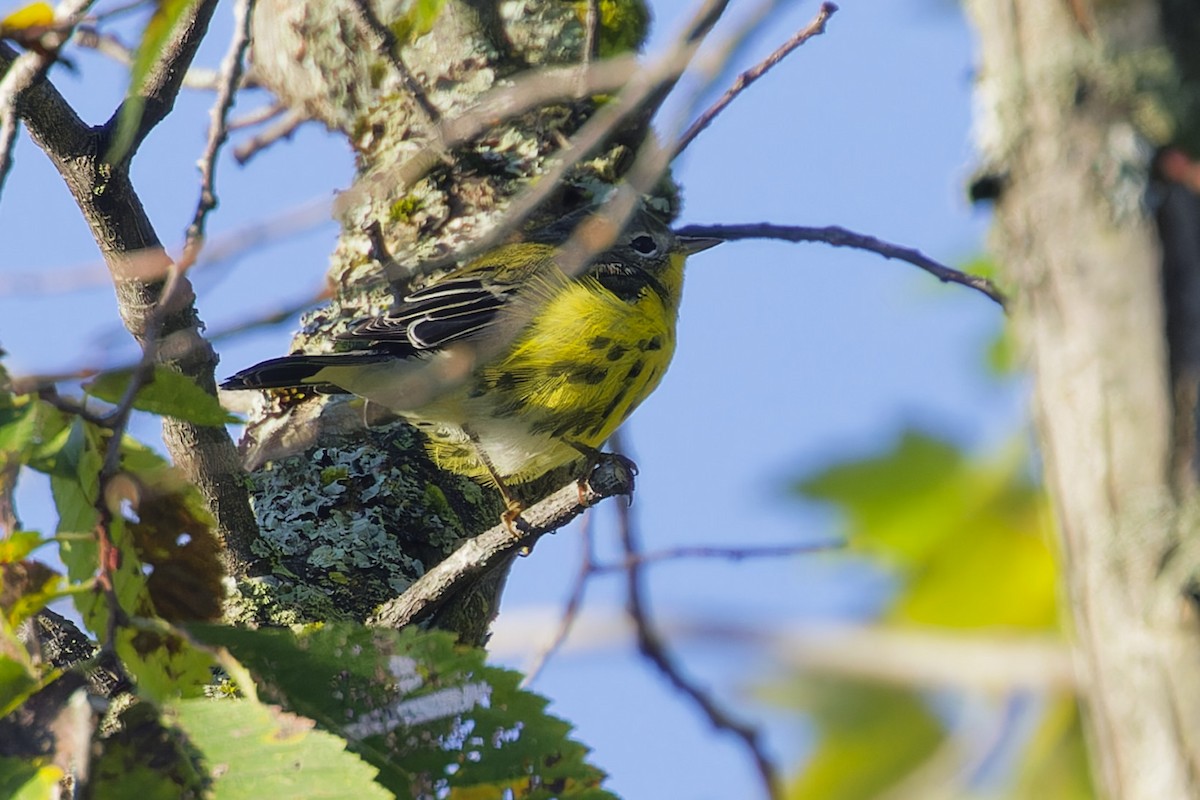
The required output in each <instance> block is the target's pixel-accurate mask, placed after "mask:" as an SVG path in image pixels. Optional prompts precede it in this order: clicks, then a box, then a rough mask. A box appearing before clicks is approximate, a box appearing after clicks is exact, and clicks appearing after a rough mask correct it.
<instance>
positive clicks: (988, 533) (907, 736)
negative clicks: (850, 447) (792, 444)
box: [776, 430, 1091, 800]
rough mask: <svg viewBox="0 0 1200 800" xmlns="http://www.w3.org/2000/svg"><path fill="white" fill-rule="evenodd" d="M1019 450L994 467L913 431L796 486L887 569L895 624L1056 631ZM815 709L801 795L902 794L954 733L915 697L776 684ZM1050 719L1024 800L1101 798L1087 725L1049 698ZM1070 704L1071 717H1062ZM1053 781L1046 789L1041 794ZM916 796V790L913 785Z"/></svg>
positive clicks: (837, 678)
mask: <svg viewBox="0 0 1200 800" xmlns="http://www.w3.org/2000/svg"><path fill="white" fill-rule="evenodd" d="M1026 463H1027V456H1026V454H1025V453H1024V451H1023V450H1022V449H1021V448H1017V447H1014V448H1011V449H1009V450H1007V451H1004V452H1001V453H1000V454H998V455H996V456H992V457H990V458H983V459H978V458H977V459H972V458H968V457H966V456H965V455H964V454H963V453H961V452H960V451H959V449H958V448H956V447H955V446H953V445H952V444H950V443H948V442H945V441H941V440H939V439H937V438H935V437H932V436H929V435H927V434H924V433H921V432H918V431H911V430H910V431H906V432H905V433H904V434H903V436H901V438H900V439H899V441H898V442H897V443H896V445H895V446H894V447H893V448H891V449H890V450H888V451H887V452H884V453H881V454H879V455H874V456H869V457H866V458H862V459H859V460H855V461H851V462H848V463H842V464H838V465H836V466H833V467H830V468H828V469H826V470H824V471H823V472H821V473H820V474H818V475H815V476H812V477H809V478H806V479H804V480H802V481H799V482H798V483H797V484H796V490H797V491H798V493H800V494H801V495H802V496H804V497H807V498H810V499H816V500H822V501H827V502H831V503H834V504H835V505H836V506H837V508H838V510H839V511H841V512H842V514H843V515H844V517H845V520H846V526H847V529H848V531H849V533H848V539H849V541H850V542H851V544H852V546H855V547H857V548H858V549H860V550H861V551H863V552H865V553H868V554H870V555H872V556H874V557H875V558H878V559H879V560H881V561H883V562H885V563H886V564H887V565H889V566H890V567H891V568H892V569H893V570H894V571H895V573H896V576H897V579H898V589H897V590H896V592H895V594H894V596H893V597H892V598H891V600H890V602H889V603H888V607H887V609H886V610H885V612H884V614H883V621H884V623H885V624H886V625H891V626H893V627H905V626H908V627H914V626H916V627H919V628H920V630H921V631H922V632H923V633H924V634H925V635H928V634H929V632H930V631H931V628H941V629H944V630H946V635H953V630H954V629H989V628H990V629H1000V630H1011V629H1014V628H1017V629H1021V628H1024V629H1028V630H1033V631H1053V630H1054V629H1055V628H1056V625H1057V622H1058V614H1057V584H1056V564H1055V558H1054V552H1053V549H1052V547H1051V545H1050V536H1051V533H1052V530H1051V527H1052V525H1051V514H1050V509H1049V507H1048V502H1047V499H1046V497H1045V494H1044V492H1043V491H1042V490H1041V488H1040V487H1038V486H1037V485H1035V484H1034V482H1033V481H1032V480H1031V479H1030V478H1029V476H1028V474H1027V470H1026V466H1025V465H1026ZM776 692H777V693H782V696H783V697H785V698H787V701H788V702H789V703H791V704H793V705H795V706H797V707H799V708H801V709H803V710H805V711H806V712H807V713H809V714H810V715H811V718H812V720H813V724H814V725H815V726H816V727H817V729H818V731H819V733H820V740H819V743H818V745H817V748H816V752H815V754H814V756H813V759H812V762H811V764H810V765H809V766H808V767H807V768H806V769H805V770H804V771H803V772H802V773H801V774H800V776H799V777H798V778H797V780H796V782H795V784H794V785H793V787H792V789H793V791H792V793H791V794H790V796H791V797H796V798H809V797H813V798H816V797H822V798H825V797H828V798H845V799H846V800H851V798H867V797H875V796H878V795H879V794H885V793H887V792H888V791H890V790H893V789H895V787H896V785H897V782H898V781H901V780H902V779H903V778H904V776H906V775H909V774H912V773H913V771H914V770H917V769H919V768H920V767H921V765H922V764H923V763H924V762H925V761H926V759H928V758H929V757H930V756H931V755H932V754H933V753H934V752H935V751H936V749H937V747H938V744H939V742H940V741H941V740H942V739H943V738H944V737H945V736H946V735H947V731H946V730H945V723H944V722H943V721H942V720H941V719H940V718H939V716H938V715H936V714H934V713H933V712H932V710H931V706H930V705H929V703H928V700H927V698H926V697H925V696H924V695H923V694H922V693H921V692H918V691H915V690H909V689H905V688H904V687H900V686H894V685H882V684H874V683H869V682H864V681H863V680H861V679H858V678H849V677H846V676H842V675H834V674H828V675H819V676H814V675H810V674H806V675H801V676H797V677H796V679H795V680H794V681H793V682H792V683H789V684H788V685H786V686H784V687H782V688H777V689H776ZM1047 703H1048V706H1047V707H1048V709H1049V710H1048V712H1047V715H1046V717H1045V718H1044V719H1043V722H1042V726H1041V728H1040V729H1039V732H1038V734H1037V735H1036V736H1035V737H1033V738H1032V739H1031V740H1030V741H1029V742H1027V743H1025V745H1026V748H1027V750H1026V757H1025V759H1024V760H1023V761H1022V775H1028V776H1032V777H1028V778H1022V779H1021V780H1020V781H1018V780H1017V779H1016V778H1013V780H1012V783H1011V784H1010V788H1013V789H1014V790H1015V794H1013V795H1012V796H1013V797H1032V796H1038V797H1056V798H1057V797H1059V796H1062V797H1068V798H1072V799H1073V800H1074V798H1083V797H1090V796H1091V795H1090V791H1091V789H1090V786H1089V784H1088V783H1087V781H1088V778H1087V772H1086V768H1085V764H1084V763H1083V761H1082V760H1081V759H1080V758H1078V757H1077V756H1078V754H1079V753H1081V752H1082V751H1081V749H1077V743H1078V741H1079V740H1078V738H1077V737H1078V731H1077V729H1074V728H1072V727H1071V726H1070V725H1064V724H1062V720H1061V719H1060V718H1061V717H1062V714H1063V713H1067V714H1068V716H1069V715H1070V714H1074V713H1075V703H1074V699H1073V698H1070V697H1057V696H1051V697H1048V698H1047ZM1064 710H1065V711H1064ZM1042 781H1045V785H1046V786H1050V785H1053V786H1056V787H1058V789H1056V790H1054V791H1050V792H1047V791H1046V790H1045V789H1044V788H1043V784H1042V783H1041V782H1042ZM910 788H911V787H910Z"/></svg>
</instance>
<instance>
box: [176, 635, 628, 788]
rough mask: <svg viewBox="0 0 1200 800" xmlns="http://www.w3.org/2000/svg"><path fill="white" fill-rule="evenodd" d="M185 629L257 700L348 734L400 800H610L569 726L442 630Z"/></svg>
mask: <svg viewBox="0 0 1200 800" xmlns="http://www.w3.org/2000/svg"><path fill="white" fill-rule="evenodd" d="M189 630H190V631H192V633H193V635H194V636H195V637H196V638H198V639H199V640H200V641H204V642H208V643H210V644H214V645H222V646H224V647H227V648H228V649H229V650H230V652H231V653H232V654H233V655H234V657H235V658H237V659H238V660H239V661H240V662H241V663H242V664H243V665H244V666H245V667H246V668H247V669H248V670H249V671H250V673H251V674H252V675H253V676H254V679H255V681H256V683H257V684H258V687H259V692H260V695H261V696H263V697H264V698H269V699H271V700H272V701H274V702H278V703H280V704H281V705H283V706H284V707H285V708H287V709H288V710H290V711H293V712H295V713H298V714H303V715H304V716H306V717H310V718H312V719H314V720H316V722H317V723H318V724H320V725H321V726H322V727H323V728H325V729H327V730H330V731H333V732H335V733H338V734H339V735H341V736H344V737H345V738H346V739H347V740H348V741H349V742H350V744H351V747H352V748H353V749H355V750H356V751H357V752H359V753H361V754H362V755H363V757H364V758H366V759H367V760H368V761H370V762H371V763H372V764H374V765H375V766H376V767H378V768H379V769H380V778H379V780H380V782H381V783H382V784H383V785H384V786H386V787H387V788H388V789H389V790H391V791H392V792H394V793H396V794H397V795H399V796H403V797H408V796H411V795H412V794H413V792H415V791H418V790H422V791H428V790H430V789H433V790H437V791H441V790H440V789H438V788H437V787H443V788H444V789H446V790H449V791H451V792H452V793H453V795H452V796H463V797H472V796H478V797H500V796H503V795H504V794H505V793H506V792H511V793H512V795H511V796H512V797H515V798H550V797H557V798H563V800H566V799H567V798H571V799H572V800H574V799H576V798H595V799H596V800H607V799H610V798H612V795H611V794H609V793H608V792H606V791H604V790H603V789H601V788H600V784H601V782H602V780H603V777H604V776H603V773H601V772H600V771H599V770H597V769H596V768H595V767H592V766H591V765H589V764H588V763H587V762H586V761H585V756H586V755H587V749H586V748H585V747H583V746H582V745H580V744H578V743H576V742H574V741H572V740H571V739H570V738H569V733H570V727H569V726H568V725H567V724H566V723H565V722H563V721H562V720H559V719H557V718H555V717H552V716H549V715H548V714H546V704H547V701H546V700H545V699H544V698H542V697H539V696H537V695H535V694H532V693H529V692H525V691H523V690H521V689H520V688H519V686H518V682H519V679H520V676H519V675H518V674H517V673H515V672H512V671H509V670H503V669H499V668H496V667H490V666H487V665H485V664H484V653H483V652H482V651H481V650H474V649H469V648H464V647H461V646H458V645H456V644H455V643H454V640H453V637H452V636H450V635H449V634H447V633H444V632H440V631H438V632H422V631H413V630H405V631H403V632H396V631H391V630H381V629H374V628H367V627H364V626H359V625H352V624H337V625H326V626H324V627H321V628H318V629H315V630H310V631H307V632H304V633H302V634H297V633H294V632H292V631H288V630H279V629H272V630H267V629H262V630H257V631H249V630H241V629H235V628H226V627H218V626H189ZM472 793H478V794H472Z"/></svg>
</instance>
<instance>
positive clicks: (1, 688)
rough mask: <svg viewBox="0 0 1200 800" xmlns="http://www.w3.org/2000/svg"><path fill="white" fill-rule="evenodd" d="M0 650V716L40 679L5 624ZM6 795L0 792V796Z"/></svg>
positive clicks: (33, 689)
mask: <svg viewBox="0 0 1200 800" xmlns="http://www.w3.org/2000/svg"><path fill="white" fill-rule="evenodd" d="M0 651H3V652H2V653H0V717H4V716H6V715H8V714H9V713H10V712H11V711H12V710H13V709H15V708H16V707H17V706H19V705H20V704H21V703H23V702H25V700H26V699H27V698H29V696H30V695H32V694H33V693H34V692H36V691H37V690H38V689H39V688H40V687H41V681H40V680H39V678H38V675H37V672H36V671H35V670H34V667H33V664H32V663H31V662H30V659H29V654H28V653H26V652H25V648H24V646H23V645H22V644H21V641H20V639H18V638H17V637H16V635H15V633H14V631H13V630H12V629H11V628H9V627H8V626H7V624H4V625H3V628H2V629H0ZM0 785H2V782H0ZM7 796H8V795H5V794H4V793H3V792H0V797H7Z"/></svg>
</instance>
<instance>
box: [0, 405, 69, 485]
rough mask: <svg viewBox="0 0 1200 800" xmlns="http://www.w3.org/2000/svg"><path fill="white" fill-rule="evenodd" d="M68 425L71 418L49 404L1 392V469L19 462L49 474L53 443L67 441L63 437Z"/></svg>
mask: <svg viewBox="0 0 1200 800" xmlns="http://www.w3.org/2000/svg"><path fill="white" fill-rule="evenodd" d="M68 424H69V420H68V418H67V415H66V414H64V413H63V412H61V411H59V410H58V409H57V408H54V407H53V406H51V405H50V404H49V403H46V402H44V401H42V400H38V399H36V398H34V397H32V396H31V395H21V396H19V397H13V396H12V395H10V394H6V393H4V392H0V467H3V466H4V465H5V464H13V463H18V464H23V465H24V464H27V465H29V466H31V467H33V468H34V469H36V470H40V471H43V472H45V471H47V469H48V466H47V463H46V459H47V458H50V457H52V456H53V455H54V448H53V446H52V443H54V442H56V441H57V442H59V443H61V442H65V441H66V439H65V438H64V437H63V436H62V434H63V432H64V431H65V429H66V427H67V425H68Z"/></svg>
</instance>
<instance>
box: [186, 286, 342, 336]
mask: <svg viewBox="0 0 1200 800" xmlns="http://www.w3.org/2000/svg"><path fill="white" fill-rule="evenodd" d="M328 299H329V290H328V289H327V288H324V287H323V288H321V289H320V290H318V291H315V292H312V293H310V294H309V295H308V296H307V297H303V298H301V299H299V300H297V301H295V302H293V303H288V304H286V305H283V306H280V307H279V308H277V309H276V310H274V311H268V312H265V313H263V312H260V313H257V314H254V315H252V316H250V317H249V318H247V319H244V320H242V321H241V322H235V323H232V324H230V325H226V326H225V327H221V328H213V329H210V330H209V332H208V337H207V338H208V340H209V341H210V342H219V341H222V340H224V339H232V338H233V337H235V336H239V335H241V334H243V333H246V332H248V331H253V330H257V329H259V328H268V327H270V326H272V325H281V324H283V323H285V322H291V321H292V320H294V319H295V318H296V316H297V315H299V314H300V313H301V312H303V311H306V310H307V309H310V308H312V307H313V306H315V305H316V304H317V303H320V302H321V301H322V300H328Z"/></svg>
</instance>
